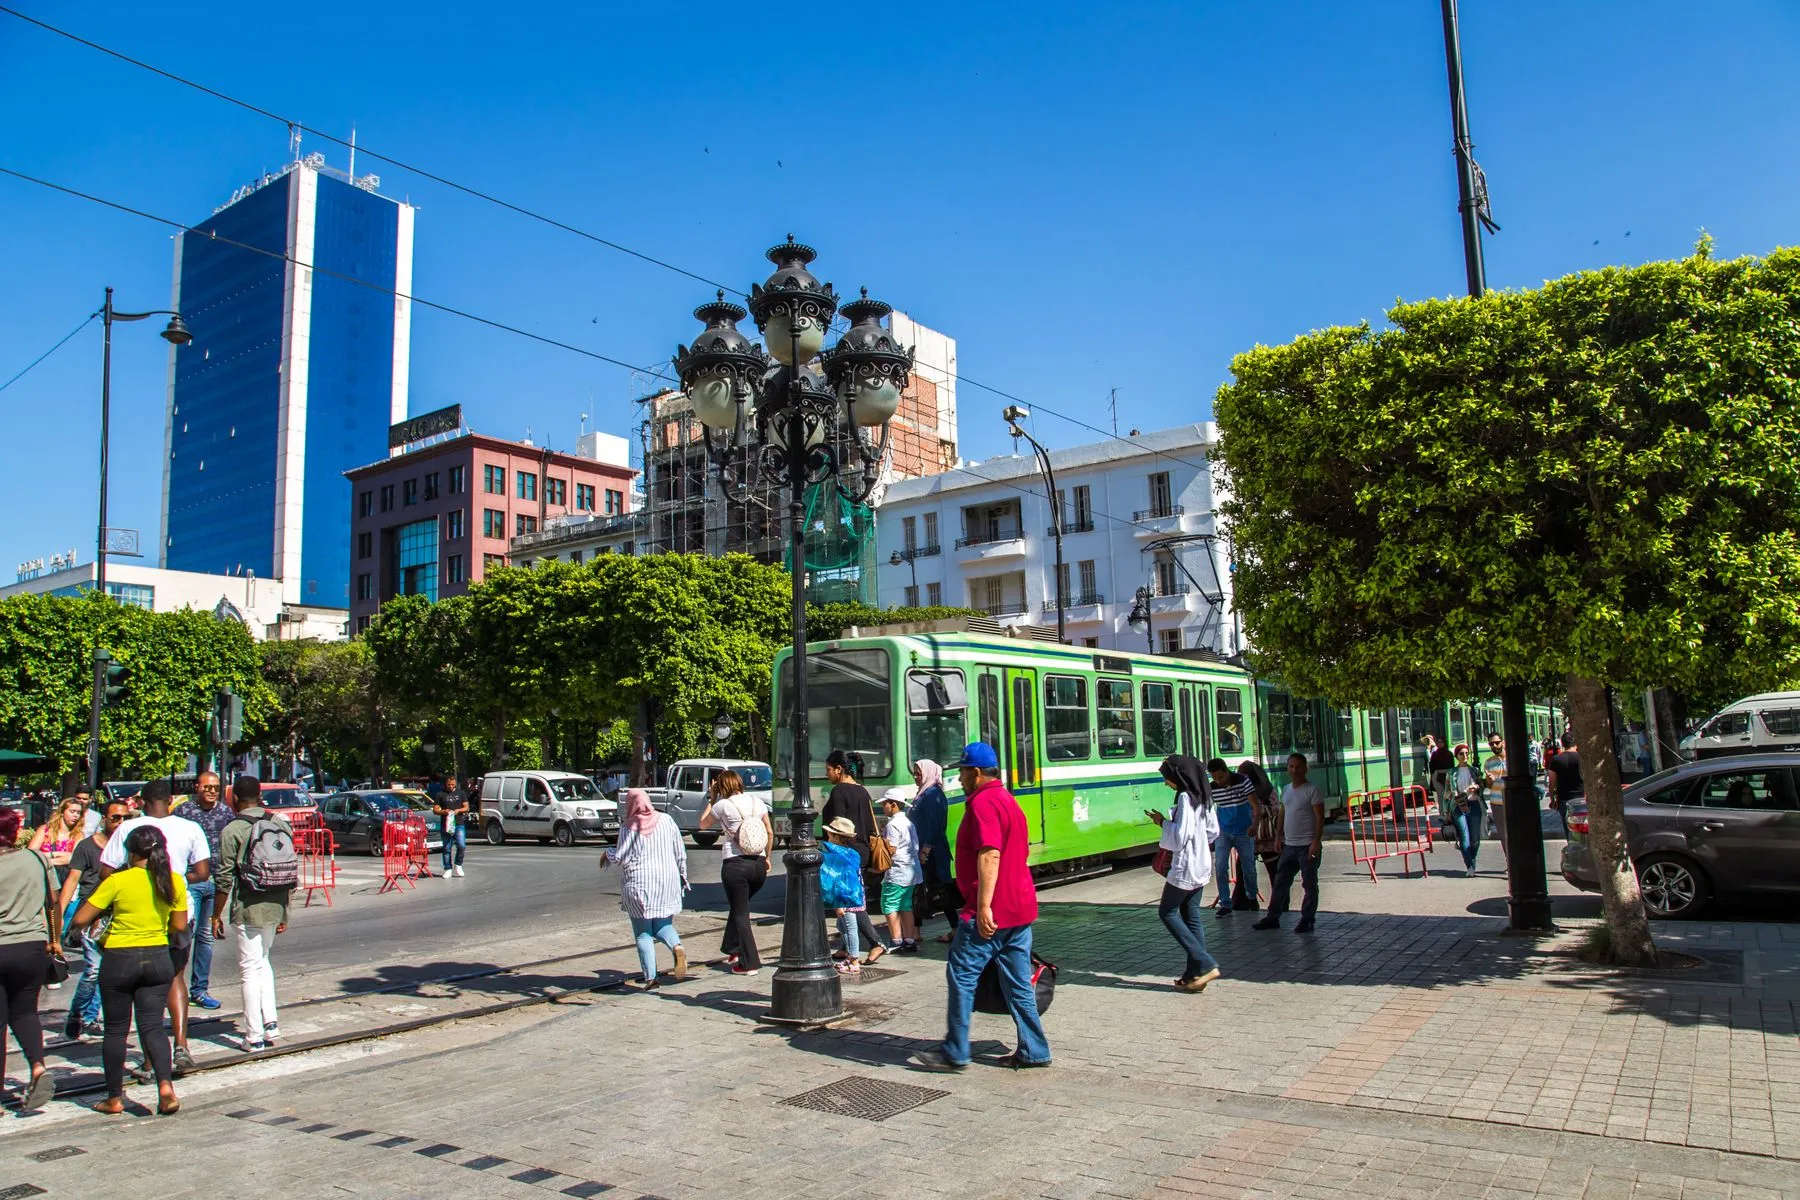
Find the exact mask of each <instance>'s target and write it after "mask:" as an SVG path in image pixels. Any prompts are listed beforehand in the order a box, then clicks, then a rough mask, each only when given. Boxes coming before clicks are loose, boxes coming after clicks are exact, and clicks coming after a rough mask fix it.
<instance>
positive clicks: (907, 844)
mask: <svg viewBox="0 0 1800 1200" xmlns="http://www.w3.org/2000/svg"><path fill="white" fill-rule="evenodd" d="M906 805H907V799H906V793H905V792H902V791H900V790H899V789H898V788H889V789H888V791H887V794H886V795H884V796H882V798H881V811H882V812H883V813H885V814H886V815H887V827H886V828H885V829H884V830H882V834H881V836H882V840H884V841H885V842H887V844H888V858H889V865H888V869H887V874H885V875H883V876H882V877H881V912H882V915H883V916H885V917H887V926H888V937H890V938H891V939H893V942H894V949H895V950H897V951H899V952H900V953H901V954H917V953H918V952H919V927H918V923H917V922H916V921H915V920H914V919H913V910H912V907H913V904H912V902H913V888H914V887H916V886H917V885H918V884H919V883H921V882H922V881H923V880H924V878H925V875H924V872H923V871H922V870H921V869H920V867H919V831H918V830H917V829H914V828H913V823H912V818H911V817H909V816H907V815H906Z"/></svg>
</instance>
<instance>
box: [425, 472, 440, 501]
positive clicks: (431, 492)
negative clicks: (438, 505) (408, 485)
mask: <svg viewBox="0 0 1800 1200" xmlns="http://www.w3.org/2000/svg"><path fill="white" fill-rule="evenodd" d="M438 479H439V475H438V473H437V472H436V471H432V472H430V473H428V474H427V475H426V476H425V498H426V499H427V500H436V499H437V498H438Z"/></svg>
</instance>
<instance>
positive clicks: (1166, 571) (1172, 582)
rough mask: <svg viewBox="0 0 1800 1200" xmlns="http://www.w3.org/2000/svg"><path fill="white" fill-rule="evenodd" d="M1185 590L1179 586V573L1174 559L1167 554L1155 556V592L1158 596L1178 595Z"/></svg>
mask: <svg viewBox="0 0 1800 1200" xmlns="http://www.w3.org/2000/svg"><path fill="white" fill-rule="evenodd" d="M1185 591H1187V589H1186V588H1184V587H1182V586H1181V574H1180V571H1179V569H1178V568H1177V567H1176V566H1175V559H1174V558H1173V557H1171V556H1169V555H1164V554H1159V555H1157V556H1156V594H1157V595H1159V596H1179V595H1181V594H1182V593H1183V592H1185Z"/></svg>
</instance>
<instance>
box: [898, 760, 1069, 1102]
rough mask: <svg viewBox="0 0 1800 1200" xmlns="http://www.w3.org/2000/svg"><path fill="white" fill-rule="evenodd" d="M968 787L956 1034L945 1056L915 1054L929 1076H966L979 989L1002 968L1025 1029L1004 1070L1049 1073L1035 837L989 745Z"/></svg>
mask: <svg viewBox="0 0 1800 1200" xmlns="http://www.w3.org/2000/svg"><path fill="white" fill-rule="evenodd" d="M957 766H958V767H959V769H960V781H961V783H962V790H963V795H964V797H966V799H965V800H964V801H963V820H962V825H961V826H960V827H959V828H958V829H957V831H956V886H957V889H958V891H959V892H960V893H961V894H962V912H961V917H962V921H961V923H960V924H959V925H958V926H957V928H956V936H955V938H954V939H952V941H951V943H950V958H949V961H948V962H947V963H946V964H945V968H944V975H945V977H946V979H947V980H948V981H949V992H950V1004H949V1029H948V1031H947V1032H946V1033H945V1034H944V1045H943V1048H942V1049H941V1050H927V1051H924V1052H922V1053H920V1054H915V1055H914V1056H913V1060H912V1061H913V1065H914V1066H916V1067H918V1068H920V1069H921V1070H926V1071H961V1070H965V1069H966V1068H967V1067H968V1065H969V1018H970V1014H971V1013H972V1012H973V1011H974V1008H975V985H976V984H977V983H978V982H979V981H980V979H981V973H982V972H983V971H984V970H986V969H987V966H988V964H989V963H990V962H991V963H995V964H997V967H998V973H999V976H1000V991H1001V994H1002V995H1004V996H1005V997H1006V1007H1007V1009H1008V1011H1009V1012H1011V1013H1012V1019H1013V1024H1014V1025H1015V1026H1016V1027H1017V1028H1018V1032H1019V1046H1018V1049H1016V1050H1014V1051H1013V1052H1012V1053H1011V1054H1008V1055H1006V1056H1005V1057H1004V1058H1002V1059H1001V1060H1000V1065H1001V1066H1003V1067H1013V1068H1015V1069H1017V1068H1025V1067H1047V1066H1049V1065H1050V1042H1049V1039H1047V1038H1046V1037H1045V1036H1044V1024H1043V1021H1042V1020H1041V1019H1040V1018H1039V1017H1038V1008H1037V989H1036V987H1035V986H1034V985H1033V984H1032V980H1031V923H1032V922H1033V921H1035V920H1037V912H1038V907H1037V885H1036V884H1034V883H1033V882H1032V879H1031V868H1030V866H1029V865H1028V864H1027V861H1026V860H1027V857H1028V855H1029V853H1030V843H1031V833H1030V830H1029V829H1028V828H1027V827H1026V825H1025V813H1024V811H1023V810H1022V809H1020V808H1019V802H1018V801H1017V800H1015V799H1013V796H1012V793H1011V792H1009V791H1007V790H1006V785H1005V784H1003V783H1001V782H1000V760H999V757H998V756H997V755H996V754H995V753H994V748H993V747H992V746H989V745H988V744H987V743H985V742H973V743H971V744H970V745H969V746H968V747H967V748H965V749H964V751H963V757H962V762H960V763H958V764H957Z"/></svg>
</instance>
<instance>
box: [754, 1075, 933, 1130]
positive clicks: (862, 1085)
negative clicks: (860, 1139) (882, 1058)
mask: <svg viewBox="0 0 1800 1200" xmlns="http://www.w3.org/2000/svg"><path fill="white" fill-rule="evenodd" d="M949 1094H950V1093H949V1092H943V1091H939V1090H938V1089H936V1088H924V1087H915V1086H914V1085H912V1084H910V1083H888V1082H886V1081H885V1080H881V1079H863V1078H861V1077H859V1076H856V1075H852V1076H850V1077H849V1078H847V1079H840V1080H838V1081H837V1082H836V1083H828V1084H826V1085H825V1086H824V1087H822V1088H814V1089H813V1090H812V1091H810V1092H801V1093H800V1094H799V1095H798V1096H789V1097H788V1098H787V1099H786V1100H783V1101H782V1103H783V1104H790V1105H792V1106H793V1107H795V1108H810V1109H812V1110H814V1111H815V1112H828V1113H837V1114H838V1115H840V1116H845V1117H860V1118H861V1119H863V1120H865V1121H885V1120H887V1119H888V1118H889V1117H893V1116H898V1115H899V1114H901V1113H903V1112H906V1111H908V1110H909V1109H914V1108H917V1107H919V1106H920V1105H921V1104H930V1103H931V1102H932V1101H933V1100H938V1099H941V1098H942V1097H944V1096H948V1095H949Z"/></svg>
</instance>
